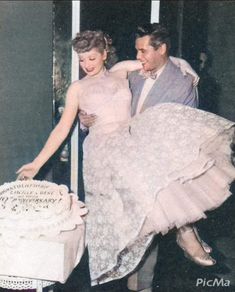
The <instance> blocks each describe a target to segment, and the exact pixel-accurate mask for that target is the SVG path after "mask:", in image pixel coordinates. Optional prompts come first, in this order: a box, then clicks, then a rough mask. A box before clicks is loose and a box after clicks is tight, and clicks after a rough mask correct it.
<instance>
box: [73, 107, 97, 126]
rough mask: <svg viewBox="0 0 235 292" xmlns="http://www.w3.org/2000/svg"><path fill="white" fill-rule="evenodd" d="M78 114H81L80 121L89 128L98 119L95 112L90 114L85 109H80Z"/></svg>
mask: <svg viewBox="0 0 235 292" xmlns="http://www.w3.org/2000/svg"><path fill="white" fill-rule="evenodd" d="M78 116H79V120H80V123H81V124H82V125H83V126H85V127H87V128H90V127H91V126H92V125H93V124H94V123H95V121H96V119H97V116H96V115H94V114H90V115H88V114H87V113H86V112H85V111H80V112H79V113H78Z"/></svg>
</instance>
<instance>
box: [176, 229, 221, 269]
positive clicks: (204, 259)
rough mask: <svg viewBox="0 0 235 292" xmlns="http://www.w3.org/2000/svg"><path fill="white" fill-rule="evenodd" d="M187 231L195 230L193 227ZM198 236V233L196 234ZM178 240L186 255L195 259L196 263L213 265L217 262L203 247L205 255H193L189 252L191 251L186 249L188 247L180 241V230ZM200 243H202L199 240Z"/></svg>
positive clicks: (192, 259)
mask: <svg viewBox="0 0 235 292" xmlns="http://www.w3.org/2000/svg"><path fill="white" fill-rule="evenodd" d="M185 232H194V231H193V229H192V230H188V231H185ZM195 236H196V235H195ZM176 242H177V244H178V246H179V247H180V248H181V249H182V250H183V251H184V256H185V257H186V258H188V259H190V260H191V261H193V262H194V263H196V264H198V265H200V266H213V265H215V264H216V260H215V259H213V258H212V257H211V256H210V255H209V254H208V253H207V252H205V251H204V249H203V247H202V246H201V247H202V249H203V251H204V254H203V255H198V256H197V255H191V254H190V253H189V251H187V250H186V248H185V247H184V246H183V244H182V243H181V241H180V232H177V235H176ZM199 244H200V245H201V243H200V242H199Z"/></svg>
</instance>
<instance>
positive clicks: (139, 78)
mask: <svg viewBox="0 0 235 292" xmlns="http://www.w3.org/2000/svg"><path fill="white" fill-rule="evenodd" d="M144 82H145V79H144V78H143V76H141V75H139V74H138V75H137V77H136V82H135V85H134V86H135V92H133V96H132V106H131V114H132V116H133V115H135V114H136V109H137V105H138V102H139V99H140V94H141V91H142V89H143V86H144Z"/></svg>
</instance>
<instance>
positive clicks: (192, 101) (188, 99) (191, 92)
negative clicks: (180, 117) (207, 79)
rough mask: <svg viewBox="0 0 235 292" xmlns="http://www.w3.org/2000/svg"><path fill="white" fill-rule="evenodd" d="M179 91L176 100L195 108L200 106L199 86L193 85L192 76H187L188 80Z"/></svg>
mask: <svg viewBox="0 0 235 292" xmlns="http://www.w3.org/2000/svg"><path fill="white" fill-rule="evenodd" d="M178 93H179V94H178V96H177V97H176V100H175V101H176V102H179V103H182V104H184V105H187V106H191V107H193V108H197V107H198V92H197V88H196V87H194V86H193V83H192V81H191V78H187V80H185V82H183V83H182V86H181V90H180V91H178Z"/></svg>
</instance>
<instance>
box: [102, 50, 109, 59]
mask: <svg viewBox="0 0 235 292" xmlns="http://www.w3.org/2000/svg"><path fill="white" fill-rule="evenodd" d="M107 56H108V53H107V50H104V52H103V60H104V61H105V60H106V59H107Z"/></svg>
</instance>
